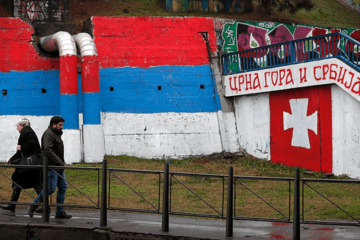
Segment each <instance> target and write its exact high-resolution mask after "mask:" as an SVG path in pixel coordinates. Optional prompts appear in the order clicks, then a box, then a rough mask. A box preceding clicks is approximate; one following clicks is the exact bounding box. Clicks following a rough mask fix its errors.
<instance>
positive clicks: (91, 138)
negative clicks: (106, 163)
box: [83, 124, 105, 163]
mask: <svg viewBox="0 0 360 240" xmlns="http://www.w3.org/2000/svg"><path fill="white" fill-rule="evenodd" d="M83 139H84V161H85V162H86V163H90V162H102V161H103V159H104V156H105V140H104V130H103V126H102V125H99V124H96V125H95V124H94V125H91V124H86V125H83Z"/></svg>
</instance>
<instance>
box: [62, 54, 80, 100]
mask: <svg viewBox="0 0 360 240" xmlns="http://www.w3.org/2000/svg"><path fill="white" fill-rule="evenodd" d="M77 60H78V58H77V56H75V55H73V56H68V55H66V56H63V57H60V94H78V82H77Z"/></svg>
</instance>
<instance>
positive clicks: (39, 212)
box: [35, 207, 51, 214]
mask: <svg viewBox="0 0 360 240" xmlns="http://www.w3.org/2000/svg"><path fill="white" fill-rule="evenodd" d="M42 212H43V208H42V207H41V208H39V209H36V210H35V213H38V214H42ZM50 213H51V209H50V208H49V214H50Z"/></svg>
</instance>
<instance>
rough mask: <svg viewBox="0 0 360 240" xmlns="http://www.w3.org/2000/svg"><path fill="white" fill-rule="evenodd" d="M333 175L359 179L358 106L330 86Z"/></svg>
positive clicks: (348, 96)
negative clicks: (344, 175)
mask: <svg viewBox="0 0 360 240" xmlns="http://www.w3.org/2000/svg"><path fill="white" fill-rule="evenodd" d="M331 98H332V143H333V173H334V174H335V175H342V174H346V175H348V176H349V177H351V178H360V158H359V156H360V104H359V101H357V100H356V99H355V98H353V97H352V96H350V95H349V94H348V93H346V92H345V91H344V90H343V89H341V88H340V87H338V86H336V85H332V86H331Z"/></svg>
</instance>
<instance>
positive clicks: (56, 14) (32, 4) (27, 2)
mask: <svg viewBox="0 0 360 240" xmlns="http://www.w3.org/2000/svg"><path fill="white" fill-rule="evenodd" d="M69 13H70V0H34V1H31V0H14V16H15V17H19V18H22V19H27V20H29V21H30V22H33V21H57V22H59V21H64V20H65V19H64V16H65V18H67V17H68V16H69ZM66 20H69V19H66Z"/></svg>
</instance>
